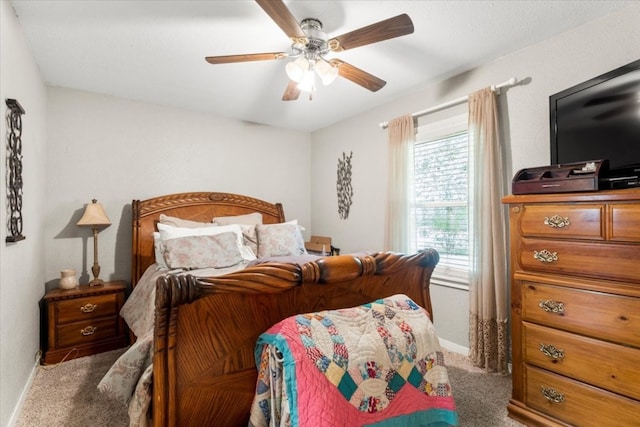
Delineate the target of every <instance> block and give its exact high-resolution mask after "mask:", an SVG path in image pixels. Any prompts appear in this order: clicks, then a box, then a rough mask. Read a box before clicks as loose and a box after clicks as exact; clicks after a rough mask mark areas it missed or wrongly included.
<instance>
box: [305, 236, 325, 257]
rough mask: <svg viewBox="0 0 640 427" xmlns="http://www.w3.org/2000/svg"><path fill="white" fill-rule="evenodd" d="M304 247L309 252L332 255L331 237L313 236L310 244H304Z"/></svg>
mask: <svg viewBox="0 0 640 427" xmlns="http://www.w3.org/2000/svg"><path fill="white" fill-rule="evenodd" d="M304 247H305V248H306V249H307V251H308V252H318V253H322V252H324V253H325V254H327V255H329V254H331V237H326V236H311V239H309V241H308V242H304Z"/></svg>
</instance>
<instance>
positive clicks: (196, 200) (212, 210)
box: [131, 192, 285, 286]
mask: <svg viewBox="0 0 640 427" xmlns="http://www.w3.org/2000/svg"><path fill="white" fill-rule="evenodd" d="M131 206H132V210H133V215H132V233H133V234H132V251H131V252H132V260H131V285H132V286H135V285H136V283H138V280H139V279H140V277H141V276H142V274H143V273H144V272H145V270H146V269H147V268H148V267H149V266H150V265H151V264H153V263H154V262H155V257H154V247H153V232H154V231H157V227H156V225H157V223H158V219H159V218H160V214H165V215H169V216H174V217H178V218H183V219H188V220H191V221H200V222H211V220H212V219H213V218H214V217H220V216H233V215H244V214H248V213H252V212H259V213H261V214H262V222H263V223H264V224H275V223H279V222H284V221H285V217H284V210H283V208H282V205H281V204H280V203H269V202H265V201H263V200H259V199H255V198H253V197H248V196H242V195H239V194H231V193H212V192H201V193H178V194H169V195H166V196H159V197H154V198H152V199H147V200H133V202H132V203H131Z"/></svg>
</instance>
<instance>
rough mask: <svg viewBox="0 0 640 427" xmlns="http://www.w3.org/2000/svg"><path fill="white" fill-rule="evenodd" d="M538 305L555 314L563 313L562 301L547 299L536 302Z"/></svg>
mask: <svg viewBox="0 0 640 427" xmlns="http://www.w3.org/2000/svg"><path fill="white" fill-rule="evenodd" d="M538 307H540V308H541V309H543V310H544V311H546V312H547V313H556V314H561V313H564V303H563V302H557V301H553V300H550V299H548V300H544V301H540V303H538Z"/></svg>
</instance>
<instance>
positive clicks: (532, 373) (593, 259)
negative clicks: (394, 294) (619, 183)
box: [503, 189, 640, 427]
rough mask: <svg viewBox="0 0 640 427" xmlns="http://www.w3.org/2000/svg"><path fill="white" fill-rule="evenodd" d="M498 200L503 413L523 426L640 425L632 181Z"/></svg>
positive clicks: (639, 291)
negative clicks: (507, 313) (508, 325)
mask: <svg viewBox="0 0 640 427" xmlns="http://www.w3.org/2000/svg"><path fill="white" fill-rule="evenodd" d="M503 202H504V203H506V204H508V205H509V221H510V236H511V237H510V238H511V248H510V251H511V255H510V257H511V264H510V265H511V270H510V273H511V321H512V362H513V395H512V399H511V400H510V402H509V406H508V411H509V415H510V417H512V418H514V419H516V420H518V421H520V422H522V423H524V424H526V425H528V426H594V427H602V426H616V427H624V426H640V189H625V190H613V191H599V192H591V193H565V194H530V195H519V196H514V195H511V196H507V197H505V198H504V199H503Z"/></svg>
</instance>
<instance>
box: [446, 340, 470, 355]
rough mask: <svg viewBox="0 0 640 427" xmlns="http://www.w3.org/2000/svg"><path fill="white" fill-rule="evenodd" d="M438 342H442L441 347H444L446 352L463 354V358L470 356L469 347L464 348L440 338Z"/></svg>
mask: <svg viewBox="0 0 640 427" xmlns="http://www.w3.org/2000/svg"><path fill="white" fill-rule="evenodd" d="M438 340H439V341H440V345H441V346H442V347H444V349H445V350H448V351H450V352H453V353H458V354H462V355H463V356H468V355H469V348H468V347H464V346H462V345H460V344H456V343H454V342H451V341H447V340H443V339H442V338H438Z"/></svg>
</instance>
